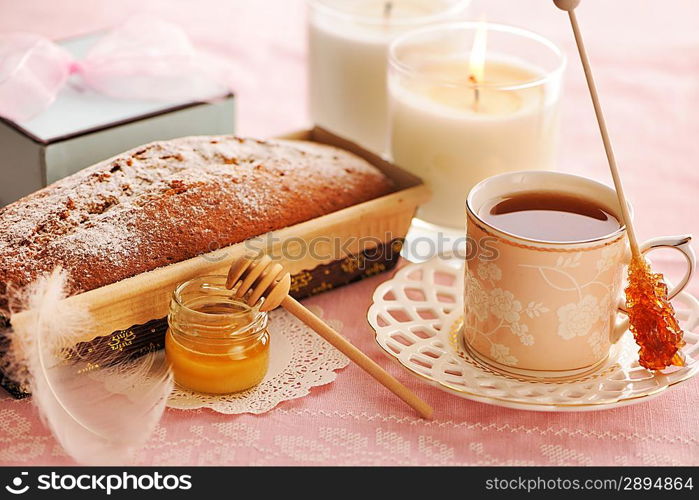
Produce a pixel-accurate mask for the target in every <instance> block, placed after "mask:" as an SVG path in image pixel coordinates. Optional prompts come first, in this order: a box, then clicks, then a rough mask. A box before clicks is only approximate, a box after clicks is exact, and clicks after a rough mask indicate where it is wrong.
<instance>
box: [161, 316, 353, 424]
mask: <svg viewBox="0 0 699 500" xmlns="http://www.w3.org/2000/svg"><path fill="white" fill-rule="evenodd" d="M311 309H312V310H313V312H314V313H315V314H316V315H318V316H320V317H322V310H320V308H317V307H315V308H311ZM328 323H329V324H330V326H332V327H333V328H334V329H335V330H337V331H338V332H340V331H341V330H342V324H341V323H340V322H339V321H328ZM269 332H270V336H271V342H270V352H269V371H268V372H267V376H265V378H264V380H263V381H262V382H261V383H260V384H259V385H257V386H256V387H253V388H251V389H248V390H246V391H242V392H238V393H234V394H223V395H216V394H202V393H198V392H194V391H190V390H188V389H184V388H182V387H179V386H176V387H175V389H174V390H173V392H172V394H171V395H170V398H169V400H168V402H167V406H168V407H169V408H177V409H180V410H191V409H195V408H210V409H212V410H214V411H216V412H218V413H225V414H238V413H265V412H268V411H269V410H271V409H272V408H274V407H275V406H277V405H278V404H279V403H281V402H282V401H288V400H289V399H296V398H301V397H303V396H305V395H306V394H308V393H309V392H310V389H311V387H316V386H319V385H325V384H329V383H330V382H332V381H333V380H335V377H336V375H337V374H336V373H335V370H339V369H341V368H344V367H345V366H347V365H348V364H349V359H347V357H345V355H344V354H342V353H341V352H340V351H338V350H337V349H335V348H334V347H333V346H331V345H330V344H328V343H327V342H326V341H325V340H323V339H322V338H321V337H320V336H319V335H318V334H316V333H315V332H313V331H312V330H311V329H310V328H308V327H307V326H306V325H304V324H303V323H301V321H299V320H298V319H296V318H295V317H293V316H292V315H291V314H289V313H288V312H286V311H285V310H283V309H278V310H276V311H273V312H271V313H270V318H269Z"/></svg>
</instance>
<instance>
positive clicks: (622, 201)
mask: <svg viewBox="0 0 699 500" xmlns="http://www.w3.org/2000/svg"><path fill="white" fill-rule="evenodd" d="M554 3H555V4H556V6H557V7H558V8H559V9H562V10H565V11H567V12H568V17H569V18H570V25H571V27H572V28H573V35H574V36H575V43H576V45H577V46H578V53H579V54H580V61H581V62H582V66H583V70H584V71H585V80H587V87H588V89H589V90H590V97H591V98H592V105H593V106H594V108H595V115H596V116H597V124H598V125H599V131H600V134H602V142H604V150H605V152H606V153H607V162H608V163H609V170H610V171H611V173H612V179H613V180H614V188H615V189H616V193H617V197H618V198H619V208H620V210H621V216H622V218H623V219H624V224H625V225H626V232H627V235H628V238H629V245H630V247H631V253H632V254H633V256H634V257H640V256H641V251H640V249H639V247H638V240H637V239H636V231H635V229H634V227H633V221H632V220H631V214H630V213H629V206H628V203H627V202H626V195H625V194H624V187H623V186H622V184H621V177H620V176H619V169H618V168H617V165H616V159H615V158H614V151H613V150H612V143H611V141H610V140H609V133H608V132H607V124H606V122H605V120H604V115H603V114H602V106H600V102H599V96H598V94H597V87H596V86H595V81H594V79H593V78H592V69H591V68H590V61H589V59H588V57H587V51H586V50H585V44H584V43H583V39H582V34H581V33H580V27H579V26H578V20H577V18H576V17H575V7H577V6H578V4H579V3H580V0H554Z"/></svg>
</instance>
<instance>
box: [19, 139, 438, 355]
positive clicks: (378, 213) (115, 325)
mask: <svg viewBox="0 0 699 500" xmlns="http://www.w3.org/2000/svg"><path fill="white" fill-rule="evenodd" d="M281 138H283V139H293V140H306V141H314V142H318V143H323V144H329V145H333V146H336V147H340V148H342V149H345V150H348V151H350V152H352V153H354V154H356V155H358V156H360V157H362V158H364V159H366V160H367V161H368V162H370V163H371V164H373V165H374V166H376V167H377V168H379V169H380V170H381V171H382V172H384V173H385V174H386V175H387V176H389V177H390V178H391V179H393V180H394V182H395V183H396V185H397V187H398V190H397V191H395V192H393V193H391V194H388V195H386V196H382V197H380V198H376V199H374V200H370V201H367V202H364V203H360V204H358V205H354V206H352V207H348V208H345V209H343V210H339V211H337V212H333V213H331V214H328V215H324V216H322V217H318V218H316V219H312V220H309V221H306V222H303V223H300V224H296V225H294V226H289V227H286V228H284V229H280V230H278V231H274V232H272V233H268V234H267V235H263V236H262V237H258V238H254V239H253V240H255V241H260V242H261V243H260V244H262V245H263V244H264V242H265V241H269V238H266V237H265V236H272V237H273V241H274V242H276V243H274V244H271V245H269V246H267V247H265V248H264V250H265V253H268V254H269V255H271V256H273V257H278V258H280V259H281V260H280V262H282V263H283V264H284V265H285V266H287V269H288V270H289V271H290V272H291V273H292V275H294V276H295V278H296V280H295V285H296V287H297V288H298V287H299V286H300V285H299V280H301V281H303V280H304V279H308V278H309V276H311V278H312V275H310V274H308V273H310V272H312V271H313V270H314V269H316V268H321V269H322V266H329V265H331V264H332V263H333V262H340V263H342V262H353V256H354V261H356V260H358V259H361V258H362V251H365V250H367V249H368V248H371V246H372V245H373V246H378V245H382V246H385V245H386V244H389V245H390V244H391V243H392V242H395V241H402V239H403V238H404V237H405V235H406V233H407V231H408V227H409V226H410V222H411V220H412V218H413V215H414V214H415V211H416V210H417V207H418V206H419V205H420V204H421V203H423V202H425V201H427V200H428V199H429V196H430V193H429V190H428V188H427V187H426V186H425V185H424V184H423V182H422V181H421V180H420V179H419V178H418V177H416V176H414V175H412V174H410V173H408V172H406V171H405V170H402V169H400V168H399V167H397V166H395V165H392V164H391V163H388V162H386V161H384V160H382V159H381V158H380V157H378V156H376V155H374V154H373V153H370V152H368V151H366V150H364V149H362V148H360V147H358V146H357V145H356V144H353V143H351V142H348V141H346V140H343V139H341V138H339V137H337V136H335V135H333V134H331V133H329V132H327V131H325V130H323V129H320V128H314V129H311V130H304V131H299V132H294V133H291V134H288V135H285V136H283V137H281ZM318 237H324V239H325V240H328V239H331V240H333V241H334V242H335V244H337V242H341V245H339V246H340V248H341V249H342V253H343V255H334V256H332V257H330V258H327V259H323V260H318V259H316V258H314V257H313V256H312V255H310V254H308V253H307V254H306V255H305V256H304V257H303V258H302V259H298V260H297V259H294V260H286V259H284V258H283V256H282V252H281V246H282V243H281V242H284V241H285V240H290V239H292V238H293V239H295V241H296V242H298V243H299V244H302V243H303V242H309V241H311V240H313V239H314V238H318ZM360 239H363V242H364V244H363V245H362V244H361V242H360ZM329 244H330V243H328V245H329ZM249 248H250V240H248V245H247V247H246V243H245V242H242V243H237V244H235V245H232V246H229V247H226V248H222V249H219V250H216V251H214V252H211V253H209V254H204V255H200V256H198V257H195V258H193V259H189V260H185V261H182V262H178V263H175V264H171V265H169V266H166V267H161V268H158V269H156V270H153V271H150V272H147V273H143V274H139V275H137V276H134V277H132V278H128V279H125V280H123V281H120V282H118V283H114V284H111V285H107V286H104V287H101V288H98V289H95V290H91V291H89V292H85V293H82V294H78V295H74V296H71V297H69V298H67V299H65V302H66V303H67V304H71V305H79V306H80V307H84V308H86V309H87V310H88V311H89V312H90V313H91V314H92V315H93V317H95V318H96V319H97V323H98V325H97V328H96V329H95V330H94V331H93V332H92V333H91V334H90V337H86V338H83V339H80V341H85V342H87V341H90V340H92V339H94V338H95V337H104V336H107V337H108V336H110V335H111V334H112V333H117V332H119V333H122V334H123V332H124V331H128V330H129V329H130V328H131V327H133V326H134V325H144V324H148V323H149V322H152V321H153V320H160V319H161V318H163V317H165V316H166V315H167V311H168V306H169V302H170V298H171V296H172V292H173V290H174V289H175V287H176V286H177V285H178V284H179V283H182V282H184V281H187V280H189V279H191V278H193V277H196V276H201V275H206V274H224V273H226V272H227V270H228V268H229V266H230V264H231V262H232V261H233V260H235V259H236V258H238V257H240V256H241V255H243V254H244V253H246V250H247V251H249ZM317 250H318V252H317V253H322V254H328V255H329V254H330V253H331V252H329V251H327V252H326V251H325V250H329V249H328V248H325V249H324V248H323V245H322V244H319V245H317ZM288 253H292V252H290V251H289V247H288V246H287V254H288ZM336 257H337V258H336ZM396 261H397V253H396V255H395V258H393V259H390V260H389V259H387V260H386V261H385V262H384V264H382V265H381V266H379V268H378V269H374V270H373V271H372V270H369V272H368V273H365V274H375V273H376V272H380V271H382V270H387V269H390V268H391V267H393V266H394V265H395V263H396ZM343 267H347V266H343ZM349 267H350V268H351V267H352V266H351V264H350V265H349ZM348 271H352V269H348ZM304 273H306V274H304ZM327 274H329V275H330V274H331V273H329V272H328V273H327ZM351 276H352V277H351V278H350V279H349V280H347V279H345V280H342V279H339V280H336V281H337V282H336V283H333V282H329V283H325V285H323V284H322V283H321V284H320V286H318V287H316V289H315V290H310V291H311V292H314V291H315V292H319V291H322V289H324V288H334V287H335V286H341V285H343V284H345V283H346V282H347V281H352V280H356V279H359V278H361V276H362V274H361V273H360V274H357V273H354V274H353V275H351ZM343 281H344V282H343ZM310 294H311V293H305V295H310ZM301 295H304V294H301ZM28 314H31V311H27V312H23V313H20V314H16V315H14V316H13V317H12V323H13V324H15V325H16V324H18V323H20V322H22V321H26V319H27V315H28ZM122 337H123V335H122ZM108 338H109V337H108ZM107 340H108V339H107Z"/></svg>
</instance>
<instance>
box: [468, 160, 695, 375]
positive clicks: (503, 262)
mask: <svg viewBox="0 0 699 500" xmlns="http://www.w3.org/2000/svg"><path fill="white" fill-rule="evenodd" d="M539 190H541V191H557V192H560V193H564V194H572V195H576V196H578V197H582V198H583V199H589V200H591V201H593V202H594V203H596V204H597V205H598V206H601V207H605V208H606V209H608V210H609V211H610V212H611V213H616V214H618V213H619V204H618V200H617V196H616V193H615V191H614V190H612V189H611V188H609V187H607V186H605V185H604V184H600V183H598V182H595V181H593V180H590V179H586V178H584V177H579V176H575V175H570V174H564V173H559V172H543V171H525V172H513V173H507V174H502V175H498V176H495V177H490V178H488V179H486V180H484V181H482V182H480V183H479V184H477V185H476V186H474V188H473V189H472V190H471V192H470V193H469V195H468V198H467V201H466V232H467V235H468V237H469V241H471V242H472V243H474V244H475V245H477V248H479V249H480V251H479V255H478V256H477V257H476V258H473V259H467V261H466V271H465V272H466V276H465V296H464V299H465V300H464V304H465V310H464V341H465V345H466V348H467V349H468V350H469V352H470V353H471V354H472V355H473V356H474V357H475V358H476V359H477V360H479V361H480V362H482V363H485V364H487V365H490V366H491V367H492V368H495V369H497V370H500V371H504V372H509V373H512V374H515V375H518V376H524V377H533V378H545V379H550V378H567V377H574V376H579V375H582V374H584V373H587V372H590V371H592V370H594V369H596V368H597V367H598V366H599V365H600V364H601V363H603V362H604V361H605V360H606V359H607V357H608V356H609V352H610V348H611V346H612V345H613V344H614V343H615V342H616V341H617V340H618V339H619V338H620V337H621V334H622V333H623V332H624V331H626V328H627V327H628V319H627V318H626V317H625V315H624V309H623V303H624V302H623V298H622V294H623V289H622V288H623V284H624V277H625V268H626V265H627V264H628V262H629V259H630V252H629V251H628V241H627V237H626V229H625V227H623V226H621V225H620V227H619V228H618V230H616V231H614V232H613V233H611V234H608V235H605V236H603V237H599V238H595V239H588V240H582V241H566V242H550V241H541V240H535V239H531V238H526V237H522V236H518V235H516V234H509V233H507V232H505V231H502V230H499V229H497V228H496V227H494V225H493V224H489V223H487V222H485V221H484V220H483V218H482V217H479V215H478V214H479V211H480V209H481V208H482V207H483V206H484V204H486V203H488V202H490V201H491V200H493V199H496V198H499V197H503V196H508V195H512V194H516V193H520V192H528V191H539ZM689 240H690V237H688V236H677V237H661V238H655V239H652V240H649V241H646V242H645V243H643V244H642V245H641V250H642V251H643V252H644V253H645V252H647V251H649V250H652V249H655V248H661V247H669V248H673V249H676V250H678V251H680V252H681V253H682V254H683V255H684V257H685V259H686V262H687V270H686V272H685V274H684V277H683V278H682V279H681V280H680V282H679V283H678V284H677V285H675V286H672V287H671V289H670V291H669V296H670V298H672V297H674V296H676V295H677V294H678V293H679V292H680V291H681V290H682V289H684V288H685V286H686V285H687V283H688V282H689V280H690V278H691V275H692V273H693V271H694V267H695V256H694V252H693V250H692V248H691V246H690V245H689Z"/></svg>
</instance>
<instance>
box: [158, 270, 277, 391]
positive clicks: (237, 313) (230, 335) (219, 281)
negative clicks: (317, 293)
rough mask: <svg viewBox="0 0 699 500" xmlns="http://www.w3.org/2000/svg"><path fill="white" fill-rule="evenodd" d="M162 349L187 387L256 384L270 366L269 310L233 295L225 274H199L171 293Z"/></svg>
mask: <svg viewBox="0 0 699 500" xmlns="http://www.w3.org/2000/svg"><path fill="white" fill-rule="evenodd" d="M168 326H169V328H168V331H167V334H166V337H165V352H166V355H167V358H168V360H169V361H170V364H171V366H172V370H173V373H174V376H175V380H176V382H177V383H178V384H180V385H181V386H183V387H186V388H188V389H192V390H194V391H198V392H205V393H211V394H227V393H232V392H238V391H242V390H245V389H249V388H250V387H253V386H255V385H257V384H259V383H260V382H261V381H262V379H263V378H264V376H265V374H266V373H267V368H268V366H269V340H270V339H269V332H268V331H267V313H265V312H260V310H259V306H256V307H250V306H248V305H247V304H245V303H244V302H241V301H240V300H237V299H235V298H233V292H232V291H231V290H228V289H226V276H202V277H199V278H195V279H192V280H190V281H187V282H185V283H182V284H181V285H179V286H178V287H177V289H176V290H175V292H174V293H173V296H172V299H171V301H170V311H169V314H168Z"/></svg>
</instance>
